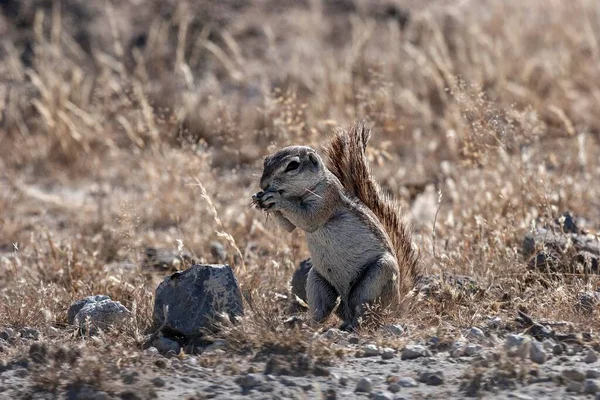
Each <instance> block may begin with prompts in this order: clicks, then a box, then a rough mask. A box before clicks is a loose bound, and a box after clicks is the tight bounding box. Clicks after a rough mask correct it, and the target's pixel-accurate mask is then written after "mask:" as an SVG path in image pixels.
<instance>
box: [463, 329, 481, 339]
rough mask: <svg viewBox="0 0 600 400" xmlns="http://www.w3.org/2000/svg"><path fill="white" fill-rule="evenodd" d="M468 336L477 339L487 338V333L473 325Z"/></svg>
mask: <svg viewBox="0 0 600 400" xmlns="http://www.w3.org/2000/svg"><path fill="white" fill-rule="evenodd" d="M467 338H468V339H475V340H485V333H483V331H482V330H481V329H479V328H477V327H473V328H471V329H470V330H469V333H468V334H467Z"/></svg>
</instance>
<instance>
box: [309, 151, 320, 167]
mask: <svg viewBox="0 0 600 400" xmlns="http://www.w3.org/2000/svg"><path fill="white" fill-rule="evenodd" d="M308 159H309V160H310V161H311V162H312V163H313V164H315V165H319V157H317V154H316V153H313V152H312V151H311V152H309V153H308Z"/></svg>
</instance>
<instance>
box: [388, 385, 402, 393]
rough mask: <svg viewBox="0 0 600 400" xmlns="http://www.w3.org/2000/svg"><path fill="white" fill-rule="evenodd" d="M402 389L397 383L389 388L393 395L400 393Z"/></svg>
mask: <svg viewBox="0 0 600 400" xmlns="http://www.w3.org/2000/svg"><path fill="white" fill-rule="evenodd" d="M400 389H401V386H400V385H398V384H397V383H392V384H391V385H390V386H388V390H389V391H390V392H392V393H398V392H399V391H400Z"/></svg>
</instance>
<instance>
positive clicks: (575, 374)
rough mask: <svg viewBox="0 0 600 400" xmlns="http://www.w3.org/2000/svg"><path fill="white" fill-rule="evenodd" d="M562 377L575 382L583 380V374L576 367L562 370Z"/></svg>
mask: <svg viewBox="0 0 600 400" xmlns="http://www.w3.org/2000/svg"><path fill="white" fill-rule="evenodd" d="M562 376H563V378H566V379H568V380H570V381H575V382H583V381H584V380H585V374H584V373H583V372H581V371H580V370H578V369H573V368H571V369H565V370H564V371H563V372H562Z"/></svg>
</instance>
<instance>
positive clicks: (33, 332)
mask: <svg viewBox="0 0 600 400" xmlns="http://www.w3.org/2000/svg"><path fill="white" fill-rule="evenodd" d="M19 333H20V335H21V337H22V338H23V339H32V340H39V339H40V331H38V330H37V329H33V328H23V329H21V332H19Z"/></svg>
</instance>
